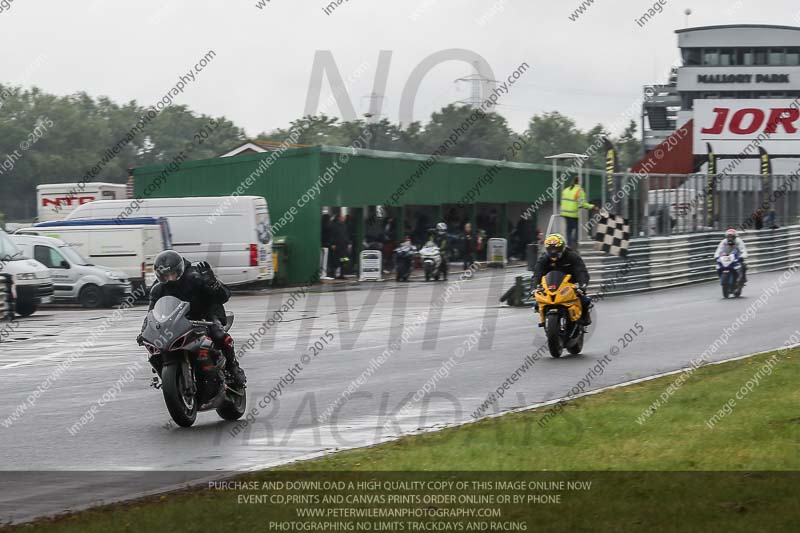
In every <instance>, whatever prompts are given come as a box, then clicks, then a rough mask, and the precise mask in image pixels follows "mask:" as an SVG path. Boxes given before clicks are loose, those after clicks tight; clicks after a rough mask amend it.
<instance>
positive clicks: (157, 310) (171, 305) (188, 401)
mask: <svg viewBox="0 0 800 533" xmlns="http://www.w3.org/2000/svg"><path fill="white" fill-rule="evenodd" d="M188 312H189V302H184V301H182V300H180V299H178V298H175V297H174V296H164V297H163V298H161V299H159V300H158V301H157V302H156V305H155V306H154V307H153V310H152V311H150V312H149V313H148V314H147V317H146V318H145V328H144V331H142V341H143V344H144V346H145V348H147V351H148V352H149V353H150V362H151V364H152V365H153V366H154V367H155V368H156V369H157V373H158V377H154V378H153V383H152V386H153V387H155V388H161V390H162V392H163V394H164V403H166V404H167V410H168V411H169V414H170V416H171V417H172V419H173V420H174V421H175V422H176V423H177V424H178V425H179V426H182V427H190V426H191V425H192V424H194V422H195V420H196V418H197V412H198V411H210V410H212V409H215V410H216V411H217V414H218V415H219V416H220V417H221V418H223V419H225V420H238V419H239V418H241V417H242V415H244V413H245V410H246V408H247V396H246V394H245V387H244V386H242V387H239V388H234V387H233V385H232V382H233V380H232V378H231V377H230V376H229V375H228V374H227V373H226V372H225V356H224V355H223V354H222V353H221V352H220V351H219V350H218V349H217V348H215V347H214V344H213V342H212V340H211V338H210V337H209V335H208V327H209V326H210V325H212V323H211V322H205V321H201V320H189V319H188V318H186V315H187V314H188ZM232 324H233V314H232V313H228V314H227V324H226V325H225V331H228V330H229V329H230V327H231V325H232Z"/></svg>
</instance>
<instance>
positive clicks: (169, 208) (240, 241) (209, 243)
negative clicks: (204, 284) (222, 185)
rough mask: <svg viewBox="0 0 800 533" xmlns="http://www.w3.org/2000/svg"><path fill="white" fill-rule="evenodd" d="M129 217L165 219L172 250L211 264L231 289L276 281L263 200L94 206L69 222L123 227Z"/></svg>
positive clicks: (146, 201) (218, 198) (141, 201)
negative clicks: (104, 220) (115, 222)
mask: <svg viewBox="0 0 800 533" xmlns="http://www.w3.org/2000/svg"><path fill="white" fill-rule="evenodd" d="M132 206H137V207H133V208H132ZM129 215H133V216H137V217H165V218H166V219H167V220H169V228H170V231H171V232H172V248H173V249H174V250H175V251H177V252H179V253H180V254H181V255H183V256H184V257H186V259H188V260H189V261H192V262H197V261H208V262H209V263H210V264H211V266H212V267H213V268H214V272H215V273H216V274H217V275H218V276H219V278H220V279H221V280H222V282H223V283H225V284H226V285H231V286H235V285H244V284H249V283H254V282H258V281H266V280H271V279H272V278H273V277H274V271H273V268H272V232H271V230H270V220H269V209H268V207H267V201H266V200H265V199H264V198H263V197H261V196H238V197H230V196H213V197H203V196H197V197H188V198H147V199H137V200H122V201H120V200H116V201H110V200H109V201H99V202H90V203H88V204H84V205H82V206H80V207H78V208H76V209H75V210H74V211H73V212H72V213H70V215H69V217H68V219H69V220H70V221H73V220H87V219H95V218H113V219H115V220H119V221H124V220H126V217H128V216H129Z"/></svg>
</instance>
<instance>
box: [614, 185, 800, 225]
mask: <svg viewBox="0 0 800 533" xmlns="http://www.w3.org/2000/svg"><path fill="white" fill-rule="evenodd" d="M614 182H615V189H614V190H615V191H616V192H615V193H613V194H612V193H608V192H606V191H603V197H602V200H601V203H602V205H603V206H606V207H609V206H610V207H611V210H612V211H614V212H616V213H619V214H621V215H622V216H624V217H625V218H627V219H628V220H629V221H630V223H631V233H632V236H634V237H653V236H665V235H681V234H688V233H698V232H704V231H710V230H720V229H725V228H729V227H732V228H736V229H738V230H747V229H758V228H759V227H762V226H763V227H764V228H769V227H771V226H789V225H794V224H798V223H800V171H798V172H797V173H795V174H790V175H770V176H761V175H752V174H736V175H717V176H716V177H715V178H714V187H713V193H712V194H711V195H709V194H708V185H709V176H708V175H706V174H647V175H637V174H631V173H624V174H615V175H614Z"/></svg>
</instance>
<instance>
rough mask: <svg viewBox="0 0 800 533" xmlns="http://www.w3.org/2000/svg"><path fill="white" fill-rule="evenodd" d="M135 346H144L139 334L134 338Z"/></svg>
mask: <svg viewBox="0 0 800 533" xmlns="http://www.w3.org/2000/svg"><path fill="white" fill-rule="evenodd" d="M136 344H138V345H139V346H143V345H144V338H143V337H142V334H141V333H139V334H138V335H137V336H136Z"/></svg>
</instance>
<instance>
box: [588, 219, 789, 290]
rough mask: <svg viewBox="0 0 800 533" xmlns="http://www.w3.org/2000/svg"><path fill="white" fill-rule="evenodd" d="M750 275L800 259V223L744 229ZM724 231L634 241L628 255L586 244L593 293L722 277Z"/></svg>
mask: <svg viewBox="0 0 800 533" xmlns="http://www.w3.org/2000/svg"><path fill="white" fill-rule="evenodd" d="M740 235H741V237H742V239H744V241H745V244H746V245H747V252H748V259H747V267H748V273H753V272H769V271H774V270H783V269H786V268H788V267H789V266H790V265H791V264H793V263H795V262H800V226H789V227H785V228H778V229H775V230H750V231H747V232H741V233H740ZM722 236H723V233H722V232H719V231H715V232H709V233H695V234H691V235H678V236H674V237H653V238H650V239H635V240H633V241H631V247H630V249H629V254H628V257H624V258H623V257H616V256H605V255H603V254H601V253H600V252H596V251H594V250H593V249H592V247H591V244H590V243H585V244H584V245H583V246H582V249H581V255H582V256H583V258H584V261H585V262H586V266H587V268H588V269H589V273H590V275H591V278H592V280H591V283H590V284H589V293H590V294H592V295H601V296H604V295H609V294H626V293H634V292H641V291H648V290H655V289H662V288H667V287H680V286H683V285H687V284H690V283H698V282H702V281H711V280H715V279H717V274H716V264H715V262H714V252H715V251H716V249H717V246H718V245H719V242H720V241H721V240H722Z"/></svg>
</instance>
